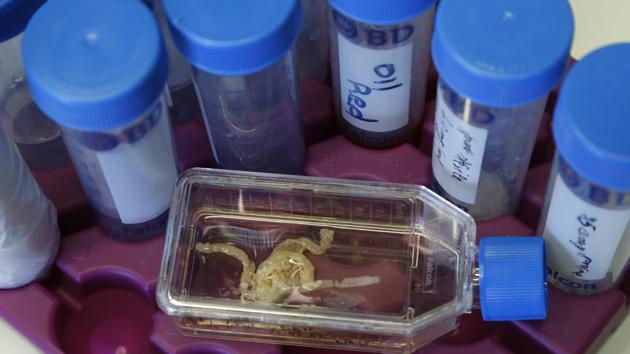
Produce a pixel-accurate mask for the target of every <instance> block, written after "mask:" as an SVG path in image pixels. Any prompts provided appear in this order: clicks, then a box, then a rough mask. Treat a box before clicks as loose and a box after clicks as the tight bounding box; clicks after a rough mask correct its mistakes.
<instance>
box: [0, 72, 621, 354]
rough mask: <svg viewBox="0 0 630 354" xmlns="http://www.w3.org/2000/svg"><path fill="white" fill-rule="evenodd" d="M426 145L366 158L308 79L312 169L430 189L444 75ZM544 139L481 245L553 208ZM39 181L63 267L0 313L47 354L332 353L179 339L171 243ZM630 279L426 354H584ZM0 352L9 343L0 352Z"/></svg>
mask: <svg viewBox="0 0 630 354" xmlns="http://www.w3.org/2000/svg"><path fill="white" fill-rule="evenodd" d="M431 78H432V80H431V82H430V83H429V91H428V92H430V93H431V95H429V97H428V103H427V109H426V113H425V118H424V123H423V126H422V132H421V135H420V137H419V140H418V141H419V144H418V145H417V146H414V145H412V144H405V145H402V146H399V147H397V148H394V149H389V150H368V149H364V148H361V147H359V146H356V145H354V144H352V143H351V142H349V141H348V140H347V139H345V138H344V137H342V136H341V135H339V132H338V130H337V128H336V126H335V123H334V119H333V104H332V95H331V91H330V88H329V87H327V86H325V85H322V84H320V83H318V82H315V81H307V82H303V83H302V96H303V97H302V105H303V107H302V108H303V109H302V110H303V118H304V122H305V129H306V133H307V143H308V145H309V148H308V163H307V167H306V173H307V174H308V175H312V176H325V177H336V178H346V179H365V180H376V181H389V182H398V183H413V184H424V185H430V184H431V158H430V154H431V144H432V142H433V115H434V109H435V102H434V98H435V85H436V83H435V82H436V79H437V75H436V74H435V71H434V70H433V71H432V74H431ZM554 98H555V95H552V99H551V100H550V104H549V108H550V109H548V112H547V113H546V116H545V118H544V122H543V125H542V126H541V129H540V132H539V134H538V137H537V140H536V148H535V151H534V156H533V158H532V162H531V167H530V170H529V173H528V177H527V182H526V186H525V189H524V193H523V197H522V199H521V203H520V208H519V211H518V212H517V213H516V214H515V215H506V216H503V217H501V218H498V219H495V220H491V221H484V222H478V223H477V230H478V231H477V233H478V235H479V237H488V236H493V235H531V234H533V232H534V230H535V228H536V224H537V222H538V218H539V214H540V210H541V208H542V204H543V201H544V193H545V187H546V183H547V178H548V175H549V170H550V167H551V166H550V165H551V159H552V156H553V151H554V146H553V141H552V137H551V134H550V128H549V121H550V113H551V108H552V107H553V105H554V101H555V99H554ZM174 130H175V138H176V140H177V149H178V153H179V157H180V163H181V165H182V168H188V167H192V166H212V161H211V154H210V147H209V144H208V140H207V137H206V133H205V129H204V127H203V123H202V122H201V120H195V121H191V122H188V123H185V124H183V125H179V126H176V127H175V129H174ZM36 178H37V180H38V181H39V183H40V184H41V186H42V187H43V189H44V191H45V192H46V194H47V195H48V196H49V198H50V199H51V200H52V201H53V203H54V204H55V205H56V206H57V209H58V212H59V219H60V220H59V221H60V227H61V231H62V234H63V235H64V236H63V239H62V246H61V250H60V254H59V258H58V259H57V262H56V266H55V268H54V270H53V273H52V274H51V276H50V277H49V278H48V279H46V280H45V281H43V282H41V283H35V284H31V285H29V286H26V287H24V288H21V289H17V290H11V291H0V316H2V317H3V318H4V319H5V320H6V321H8V322H9V323H11V324H12V325H13V326H15V327H16V328H17V329H18V330H19V331H20V332H21V333H22V334H24V335H25V336H26V337H27V338H28V339H30V340H31V341H32V342H33V343H34V344H35V345H37V346H38V347H39V348H40V349H41V350H43V351H44V352H46V353H64V352H65V353H71V354H72V353H97V354H100V353H173V354H175V353H176V354H198V353H222V354H246V353H264V354H267V353H268V354H272V353H289V354H294V353H295V354H297V353H300V354H306V353H309V354H310V353H314V354H315V353H324V352H326V353H330V352H332V351H330V350H326V351H323V350H319V349H316V348H297V347H281V346H276V345H269V344H254V343H243V342H229V341H223V340H213V339H200V338H188V337H184V336H181V335H180V334H179V333H178V332H177V329H176V328H175V327H174V325H173V323H172V321H171V320H170V318H168V317H167V316H166V315H164V314H163V313H161V312H160V310H159V309H158V308H157V306H156V303H155V296H154V293H155V286H156V283H157V278H158V273H159V266H160V261H161V257H162V247H163V243H164V237H163V236H162V237H158V238H155V239H153V240H149V241H145V242H142V243H126V242H122V241H118V240H115V239H113V238H110V237H108V236H107V235H105V234H104V232H103V231H101V229H99V228H98V227H97V226H94V225H95V220H94V219H93V217H92V216H91V212H90V207H89V205H88V203H87V201H86V199H85V195H84V194H83V192H82V190H81V187H80V186H79V181H78V178H77V176H76V174H75V173H74V170H73V169H72V167H71V166H68V167H66V168H63V169H60V170H58V171H53V172H46V173H38V174H36ZM628 294H630V277H627V279H626V281H625V282H624V284H623V285H622V286H621V288H620V289H613V290H610V291H608V292H606V293H603V294H600V295H596V296H590V297H579V296H573V295H569V294H565V293H562V292H560V291H558V290H556V289H555V288H550V289H549V318H548V319H547V320H545V321H529V322H507V323H484V322H482V321H481V316H480V314H479V312H478V311H474V312H473V313H472V314H470V315H466V316H464V317H462V319H461V323H460V327H459V329H457V330H456V331H455V332H453V333H451V334H449V335H447V336H445V337H443V338H441V339H439V340H438V341H436V342H434V343H432V344H430V345H428V346H427V347H425V348H423V349H421V350H420V351H419V353H539V352H552V353H582V352H585V351H593V350H596V349H597V348H598V347H599V346H600V345H601V343H602V342H603V341H604V340H605V338H606V337H607V336H608V335H609V334H610V333H611V332H612V331H613V330H614V329H615V328H616V327H617V326H618V325H619V323H620V322H621V321H622V319H623V318H624V316H625V314H626V295H628ZM0 347H1V344H0Z"/></svg>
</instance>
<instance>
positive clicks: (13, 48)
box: [0, 0, 70, 170]
mask: <svg viewBox="0 0 630 354" xmlns="http://www.w3.org/2000/svg"><path fill="white" fill-rule="evenodd" d="M43 3H44V1H43V0H7V1H3V2H2V3H1V4H0V125H1V127H2V128H3V129H4V131H5V132H6V133H7V135H8V136H9V137H10V138H11V140H13V141H14V142H15V143H16V145H17V146H18V148H19V150H20V153H21V154H22V157H23V158H24V159H25V160H26V163H27V164H28V165H29V167H30V168H31V169H33V170H54V169H57V168H59V167H62V166H65V165H67V164H69V163H70V159H69V158H68V154H67V152H66V150H65V147H64V145H63V140H62V138H61V133H60V131H59V128H58V127H57V125H56V124H55V123H54V122H53V121H51V120H50V119H49V118H48V117H46V115H45V114H44V113H42V111H40V110H39V108H38V107H37V105H35V103H34V102H33V99H32V98H31V94H30V91H29V88H28V84H27V82H26V79H25V77H24V66H23V65H22V38H23V31H24V28H25V27H26V24H27V23H28V20H29V19H30V18H31V16H32V15H33V13H34V12H35V11H36V10H37V9H38V8H39V7H40V6H41V5H42V4H43Z"/></svg>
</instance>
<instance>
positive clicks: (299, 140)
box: [164, 0, 306, 174]
mask: <svg viewBox="0 0 630 354" xmlns="http://www.w3.org/2000/svg"><path fill="white" fill-rule="evenodd" d="M200 6H201V7H200ZM164 7H165V12H166V15H167V18H168V20H169V21H170V26H171V31H172V34H173V38H174V39H175V44H176V45H177V47H178V48H179V49H180V51H182V53H183V54H184V56H186V57H187V58H188V60H189V61H190V62H191V63H192V65H193V80H194V83H195V87H196V89H197V95H198V97H199V100H200V102H201V106H202V111H203V116H204V122H205V124H206V128H207V131H208V136H209V138H210V143H211V146H212V151H213V153H214V159H215V162H216V163H217V165H218V166H219V167H221V168H224V169H232V170H245V171H259V172H275V173H289V174H300V173H303V171H304V163H305V154H306V147H305V143H304V132H303V126H302V119H301V117H300V105H299V95H298V88H297V81H298V76H297V75H298V70H297V66H296V58H295V50H294V44H295V41H296V40H297V37H298V35H299V31H300V24H301V21H302V10H301V6H300V2H299V1H298V0H283V1H274V0H263V1H256V2H252V1H246V0H238V1H217V2H205V3H203V5H200V3H199V2H198V1H194V0H165V2H164Z"/></svg>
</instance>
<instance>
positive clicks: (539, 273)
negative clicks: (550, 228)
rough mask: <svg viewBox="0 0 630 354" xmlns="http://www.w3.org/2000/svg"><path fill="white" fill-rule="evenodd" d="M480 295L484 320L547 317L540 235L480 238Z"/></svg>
mask: <svg viewBox="0 0 630 354" xmlns="http://www.w3.org/2000/svg"><path fill="white" fill-rule="evenodd" d="M479 272H480V278H479V295H480V296H479V297H480V300H481V314H482V316H483V319H484V321H517V320H542V319H545V318H546V317H547V283H546V277H545V246H544V241H543V239H542V237H516V236H510V237H484V238H482V239H481V241H480V242H479Z"/></svg>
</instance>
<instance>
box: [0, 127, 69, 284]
mask: <svg viewBox="0 0 630 354" xmlns="http://www.w3.org/2000/svg"><path fill="white" fill-rule="evenodd" d="M0 156H2V158H0V171H2V173H0V289H10V288H17V287H20V286H23V285H26V284H28V283H30V282H32V281H34V280H37V279H38V278H41V277H42V276H44V275H45V274H46V273H47V272H48V270H49V269H50V266H51V265H52V263H53V261H54V260H55V256H56V255H57V250H58V249H59V229H58V228H57V212H56V210H55V207H54V206H53V205H52V203H51V202H50V201H49V200H48V198H46V196H45V195H44V193H43V192H42V191H41V189H40V188H39V186H38V185H37V183H36V182H35V179H34V178H33V176H32V175H31V172H30V171H29V170H28V168H27V167H26V164H25V163H24V161H23V160H22V158H21V157H20V154H19V153H18V150H17V148H16V146H15V145H14V144H13V142H12V141H11V140H9V139H8V138H7V136H6V135H5V134H4V132H3V131H2V130H0Z"/></svg>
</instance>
